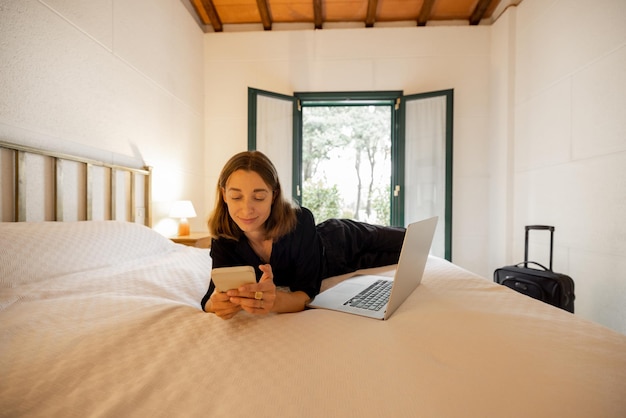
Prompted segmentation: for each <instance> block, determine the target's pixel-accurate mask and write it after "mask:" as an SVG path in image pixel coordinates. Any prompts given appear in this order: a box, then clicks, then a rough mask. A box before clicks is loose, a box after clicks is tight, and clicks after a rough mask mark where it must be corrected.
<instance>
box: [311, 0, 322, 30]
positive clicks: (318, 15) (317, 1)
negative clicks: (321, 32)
mask: <svg viewBox="0 0 626 418" xmlns="http://www.w3.org/2000/svg"><path fill="white" fill-rule="evenodd" d="M313 16H314V17H313V19H314V23H315V29H322V27H323V26H324V16H323V13H322V0H313Z"/></svg>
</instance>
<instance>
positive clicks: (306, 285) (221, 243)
mask: <svg viewBox="0 0 626 418" xmlns="http://www.w3.org/2000/svg"><path fill="white" fill-rule="evenodd" d="M296 214H297V215H296V216H297V219H298V222H297V225H296V227H295V228H294V230H293V231H291V232H290V233H289V234H287V235H285V236H283V237H281V238H280V239H279V240H278V241H276V242H274V244H273V246H272V254H271V256H270V262H269V264H270V265H271V266H272V272H273V274H274V284H275V285H276V286H286V287H289V289H290V290H291V291H292V292H296V291H303V292H305V293H306V294H307V295H308V296H309V297H310V298H311V299H313V298H314V297H315V295H317V294H318V293H319V291H320V284H321V280H322V274H323V271H324V260H323V251H322V246H321V243H320V239H319V237H318V234H317V230H316V228H315V220H314V218H313V214H312V213H311V211H310V210H308V209H306V208H300V210H298V211H297V212H296ZM211 257H212V258H213V267H214V268H216V267H229V266H252V267H254V270H255V272H256V277H257V281H259V280H260V278H261V275H262V273H263V272H262V271H261V270H260V269H259V265H260V264H264V263H263V261H262V260H261V259H260V258H259V256H258V255H257V254H256V253H255V252H254V251H253V250H252V247H250V244H249V242H248V239H247V238H246V237H245V235H244V236H242V237H241V239H240V240H239V241H235V240H232V239H227V238H218V239H213V240H212V242H211ZM214 289H215V285H214V284H213V281H211V283H210V285H209V289H208V291H207V293H206V295H204V297H203V298H202V309H204V306H205V304H206V302H207V301H208V300H209V298H210V297H211V295H212V294H213V290H214Z"/></svg>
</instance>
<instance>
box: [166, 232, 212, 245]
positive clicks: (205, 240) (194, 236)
mask: <svg viewBox="0 0 626 418" xmlns="http://www.w3.org/2000/svg"><path fill="white" fill-rule="evenodd" d="M170 239H171V240H172V241H174V242H175V243H177V244H184V245H188V246H190V247H198V248H211V236H210V235H209V233H208V232H192V233H190V234H189V235H184V236H176V237H171V238H170Z"/></svg>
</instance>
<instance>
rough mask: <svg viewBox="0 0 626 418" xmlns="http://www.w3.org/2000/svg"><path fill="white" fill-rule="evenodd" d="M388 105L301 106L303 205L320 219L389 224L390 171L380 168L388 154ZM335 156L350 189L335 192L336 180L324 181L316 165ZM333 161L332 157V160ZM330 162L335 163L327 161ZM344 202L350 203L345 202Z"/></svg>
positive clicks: (389, 150)
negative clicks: (341, 163)
mask: <svg viewBox="0 0 626 418" xmlns="http://www.w3.org/2000/svg"><path fill="white" fill-rule="evenodd" d="M391 111H392V108H391V106H383V105H379V106H336V105H329V106H313V107H304V108H303V126H302V130H303V144H302V170H303V172H302V175H303V181H304V185H303V188H302V193H303V198H302V202H303V205H304V206H306V207H308V208H309V209H311V210H312V211H313V213H314V214H315V215H316V221H318V222H321V221H323V220H324V219H327V218H329V217H347V218H351V219H359V217H360V216H361V217H366V218H367V219H369V220H370V221H372V222H374V219H376V222H377V223H382V224H389V222H390V194H389V190H390V186H389V184H390V176H391V173H385V172H381V170H383V167H388V166H389V164H390V163H389V159H390V154H391ZM337 154H339V155H341V161H345V162H346V163H348V164H346V165H345V166H343V167H341V168H342V169H343V170H344V171H343V172H344V173H345V178H352V179H354V184H356V186H355V188H354V190H352V191H350V192H346V191H345V187H344V191H343V193H344V194H346V193H348V194H349V196H348V195H346V196H343V199H342V196H341V193H342V192H340V191H339V189H338V187H337V185H336V184H335V185H333V186H330V185H327V184H326V179H322V178H323V177H324V175H323V174H321V173H320V172H319V168H320V165H324V164H326V166H328V161H331V156H332V155H335V158H336V156H337ZM335 161H336V160H335ZM333 164H335V163H333ZM344 201H348V202H350V203H349V205H348V207H345V205H344V204H343V202H344Z"/></svg>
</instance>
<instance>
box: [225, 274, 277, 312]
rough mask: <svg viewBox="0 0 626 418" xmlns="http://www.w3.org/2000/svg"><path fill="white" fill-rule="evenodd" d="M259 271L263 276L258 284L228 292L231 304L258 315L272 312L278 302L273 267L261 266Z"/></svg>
mask: <svg viewBox="0 0 626 418" xmlns="http://www.w3.org/2000/svg"><path fill="white" fill-rule="evenodd" d="M259 269H260V270H261V271H262V272H263V275H262V276H261V279H260V280H259V282H258V283H255V284H247V285H245V286H241V287H240V288H239V289H236V290H235V289H233V290H229V291H228V292H226V295H227V296H228V297H229V298H230V303H232V304H234V305H237V306H239V307H240V308H241V309H243V310H244V311H246V312H250V313H251V314H256V315H262V314H267V313H269V312H270V311H272V309H273V308H274V303H275V301H276V285H274V274H273V273H272V266H270V265H269V264H261V265H260V266H259Z"/></svg>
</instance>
